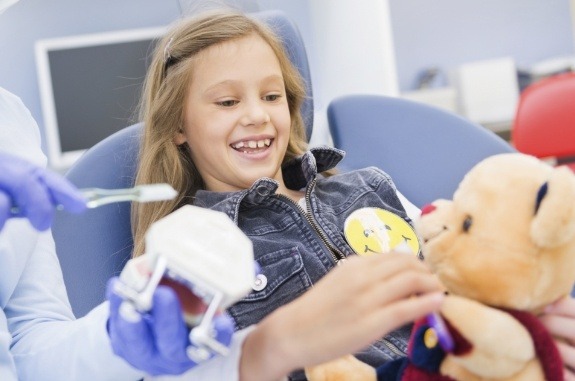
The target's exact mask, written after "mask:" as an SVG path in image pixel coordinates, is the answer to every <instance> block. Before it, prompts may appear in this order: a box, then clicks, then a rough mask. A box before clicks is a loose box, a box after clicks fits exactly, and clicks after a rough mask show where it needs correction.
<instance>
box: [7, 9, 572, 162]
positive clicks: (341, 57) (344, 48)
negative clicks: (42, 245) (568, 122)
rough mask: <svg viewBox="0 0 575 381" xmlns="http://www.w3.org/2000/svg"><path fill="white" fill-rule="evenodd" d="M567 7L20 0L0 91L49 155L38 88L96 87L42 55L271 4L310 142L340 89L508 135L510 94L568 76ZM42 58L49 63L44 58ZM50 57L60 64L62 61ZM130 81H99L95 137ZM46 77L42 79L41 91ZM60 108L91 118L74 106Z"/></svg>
mask: <svg viewBox="0 0 575 381" xmlns="http://www.w3.org/2000/svg"><path fill="white" fill-rule="evenodd" d="M574 2H575V1H573V0H505V1H501V0H471V1H459V0H434V1H428V0H362V1H355V0H338V1H329V0H259V1H258V0H244V1H242V0H235V1H231V0H229V1H224V0H220V1H194V0H180V1H177V0H100V1H97V2H94V1H86V0H51V1H43V0H21V1H20V2H19V3H17V4H16V5H15V6H13V7H12V8H10V9H9V10H7V11H6V12H5V13H4V14H2V15H0V54H1V56H2V59H1V60H0V86H2V87H4V88H6V89H7V90H9V91H11V92H13V93H15V94H16V95H18V96H19V97H20V98H22V100H23V101H24V103H25V104H26V105H27V106H28V107H29V109H30V110H31V112H32V115H33V116H34V118H35V119H36V120H37V122H38V125H39V126H40V130H41V131H42V134H43V137H44V139H43V141H44V146H43V148H44V149H45V151H47V152H48V151H49V150H50V149H53V147H49V144H50V143H49V141H50V140H54V139H58V138H59V137H56V136H54V135H53V134H55V133H56V134H57V133H58V132H57V131H56V132H54V131H52V132H50V131H48V127H47V125H49V124H50V123H51V122H47V119H50V118H52V119H53V117H54V116H53V115H52V116H51V114H50V111H47V110H48V109H49V108H50V107H51V106H50V105H47V104H46V102H47V100H46V99H45V98H46V97H48V94H47V91H48V90H51V91H56V90H57V89H59V88H60V87H62V88H66V87H71V86H73V85H76V86H80V87H83V88H84V89H85V92H87V93H90V92H91V91H90V89H95V88H96V87H98V86H100V85H102V84H103V82H104V80H103V77H99V76H98V75H93V76H86V75H85V74H82V76H83V77H88V78H87V82H85V83H81V84H80V83H77V81H76V83H68V84H66V83H65V82H58V83H56V82H55V81H60V80H59V79H58V78H61V77H66V76H65V75H64V76H60V77H57V76H56V74H57V73H55V72H51V71H49V70H48V71H46V67H45V66H46V60H48V61H49V60H51V59H52V58H51V57H52V56H50V54H51V53H50V52H52V53H53V52H54V51H56V52H61V51H63V49H64V48H63V47H64V46H67V45H66V44H68V46H73V47H74V49H78V48H80V47H82V46H85V47H90V46H100V45H102V46H107V45H113V44H118V43H119V42H120V41H127V40H130V39H131V40H134V39H135V40H138V39H140V40H141V39H144V38H146V39H153V36H154V33H156V34H157V33H160V34H161V31H162V29H163V28H165V27H167V26H169V25H170V24H171V23H173V22H174V21H176V20H178V19H179V18H181V17H186V16H187V15H190V14H193V13H195V12H199V11H201V10H203V9H206V8H209V7H218V6H222V5H226V6H232V7H235V8H239V9H241V10H244V11H248V12H254V11H259V10H269V9H280V10H283V11H284V12H285V13H286V14H287V15H288V16H289V17H290V18H291V19H292V20H293V21H294V22H295V23H296V24H297V26H298V28H299V30H300V32H301V34H302V37H303V39H304V41H305V44H306V49H307V53H308V58H309V63H310V69H311V75H312V87H313V92H314V102H315V123H314V133H313V136H312V139H311V143H312V145H320V144H331V137H330V135H329V132H328V128H327V118H326V116H325V114H326V108H327V106H328V104H329V102H330V101H331V100H332V99H334V98H336V97H338V96H340V95H344V94H352V93H368V94H382V95H391V96H401V97H405V98H409V99H413V100H416V101H419V102H424V103H428V104H432V105H435V106H437V107H441V108H444V109H447V110H450V111H452V112H454V113H457V114H460V115H462V116H464V117H466V118H468V119H470V120H472V121H474V122H477V123H479V124H481V125H483V126H484V127H485V128H487V129H490V130H492V131H494V132H496V133H498V134H499V135H500V136H503V137H504V138H506V139H509V132H510V129H511V127H512V124H513V118H514V115H515V108H516V106H517V102H518V99H519V96H520V93H521V91H522V90H524V89H525V88H526V87H527V86H528V85H529V84H532V83H534V82H536V81H539V80H541V79H542V78H545V77H547V76H550V75H553V74H557V73H562V72H569V71H572V70H573V67H574V65H575V42H574V17H573V14H574V4H573V3H574ZM146 33H147V34H146ZM144 35H145V37H142V36H144ZM137 36H139V37H137ZM123 46H124V45H122V46H119V48H120V49H119V50H117V51H116V52H115V53H114V50H113V49H108V50H107V51H108V52H109V53H107V54H108V55H110V57H105V56H104V55H102V54H101V53H97V54H96V55H94V56H92V58H90V59H89V60H87V61H86V62H85V64H82V65H77V64H76V65H75V66H74V65H73V66H72V67H66V66H65V65H63V66H62V67H63V69H61V70H62V73H64V74H66V73H69V74H70V76H71V74H72V73H71V71H74V70H79V71H80V72H81V70H83V69H86V68H87V67H88V66H93V67H94V68H95V69H97V68H98V67H100V68H101V67H103V66H106V67H109V66H110V64H109V63H106V60H109V61H110V60H111V61H112V62H115V61H118V60H119V59H120V58H119V57H121V56H124V55H126V54H127V49H126V48H123ZM125 46H126V47H127V45H125ZM149 49H150V48H149V47H148V45H146V46H144V48H143V49H142V48H139V50H138V49H136V52H137V53H134V54H139V55H143V57H141V56H139V57H136V61H137V62H139V65H140V69H139V70H141V71H142V73H143V71H145V65H146V57H145V56H146V54H147V53H149ZM53 58H54V60H55V61H54V63H53V64H52V65H53V66H55V65H56V62H58V61H57V60H56V58H57V57H56V54H53ZM60 62H63V64H65V63H66V62H68V63H70V62H72V59H71V58H66V56H65V55H63V56H61V57H60ZM43 65H44V67H43V68H42V66H43ZM79 66H81V67H79ZM42 73H43V74H42ZM142 75H143V74H139V75H134V76H133V77H129V76H127V77H129V78H122V81H124V82H120V84H119V85H118V84H115V85H114V84H111V85H110V86H111V87H112V88H111V89H110V90H109V91H111V92H121V91H124V92H125V91H126V90H130V91H128V93H129V94H127V95H126V94H125V97H127V99H128V101H127V103H126V104H122V105H121V106H120V112H118V113H116V112H110V113H101V114H109V115H105V117H108V118H109V119H110V121H109V124H110V127H109V128H110V130H109V131H108V130H106V129H103V130H105V133H106V134H108V133H111V132H113V130H114V129H118V128H121V127H122V126H127V125H129V124H131V123H132V122H133V121H134V119H133V113H134V109H133V108H134V105H135V102H136V101H137V94H138V91H139V84H140V83H141V79H142ZM47 80H48V81H52V83H51V88H50V89H48V90H47V89H46V84H45V82H46V81H47ZM61 81H63V79H62V80H61ZM52 98H53V94H52ZM51 102H54V99H52V101H51ZM93 102H96V100H94V101H93ZM52 106H53V105H52ZM63 107H66V108H68V109H75V110H76V111H77V114H79V115H80V116H82V115H86V119H94V118H93V117H89V116H88V115H89V110H87V109H84V108H82V106H79V105H78V106H77V105H74V106H72V105H70V104H68V105H66V104H65V105H64V106H63ZM52 112H53V111H52ZM97 123H98V124H101V123H104V124H106V123H108V122H99V121H98V122H97ZM56 127H57V126H56ZM49 128H51V129H53V128H54V126H52V127H49ZM79 128H80V127H79ZM51 134H52V136H51V137H50V136H49V135H51ZM87 134H88V133H87V132H85V131H84V132H81V133H78V134H77V136H76V137H74V135H73V134H72V137H71V138H69V139H71V140H72V143H71V145H72V148H71V149H72V150H79V151H81V150H82V149H85V148H87V147H85V146H86V145H88V146H89V145H90V144H94V141H88V142H80V141H76V140H78V139H81V136H85V135H86V136H87ZM92 139H93V140H98V139H100V137H98V136H94V137H92ZM58 144H61V142H59V143H58ZM74 144H78V147H74ZM61 145H62V144H61ZM59 148H60V149H62V148H63V147H62V146H60V147H59ZM51 163H52V164H54V161H53V160H51ZM67 165H68V164H62V163H60V164H58V165H57V166H58V168H56V169H58V170H65V169H66V168H65V167H66V166H67Z"/></svg>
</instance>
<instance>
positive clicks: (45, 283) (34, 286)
mask: <svg viewBox="0 0 575 381" xmlns="http://www.w3.org/2000/svg"><path fill="white" fill-rule="evenodd" d="M5 312H6V316H7V319H8V326H9V329H10V331H11V333H12V337H13V343H12V348H11V351H12V355H13V357H14V361H15V363H16V368H17V369H18V375H19V380H21V381H24V380H69V381H72V380H78V381H80V380H92V379H93V380H110V381H116V380H126V381H129V380H138V379H141V378H142V374H141V373H140V372H138V371H136V370H134V369H133V368H132V367H130V366H129V365H128V364H127V363H126V362H124V361H123V360H121V359H120V358H118V357H116V356H115V355H114V354H113V352H112V347H111V345H110V343H109V339H108V334H107V331H106V322H107V317H108V306H107V304H106V303H104V304H102V305H100V306H99V307H97V308H95V309H94V310H92V311H91V312H90V313H89V314H88V315H86V316H85V317H83V318H81V319H78V320H75V319H74V316H73V315H72V312H71V308H70V304H69V302H68V297H67V294H66V289H65V286H64V282H63V278H62V272H61V269H60V265H59V262H58V259H57V257H56V254H55V251H54V241H53V239H52V235H51V234H50V232H46V233H42V234H40V237H39V239H38V242H37V244H36V245H35V248H34V251H33V253H31V255H30V257H29V259H28V261H27V262H26V265H25V268H24V269H23V271H22V273H21V276H20V279H19V281H18V284H17V285H16V288H15V289H14V292H13V293H12V296H11V298H10V300H9V302H8V304H7V305H6V308H5Z"/></svg>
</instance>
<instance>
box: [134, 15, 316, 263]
mask: <svg viewBox="0 0 575 381" xmlns="http://www.w3.org/2000/svg"><path fill="white" fill-rule="evenodd" d="M251 34H256V35H258V36H260V37H261V38H262V39H263V40H264V41H265V42H266V43H267V44H268V45H269V46H270V47H271V48H272V50H273V51H274V53H275V55H276V56H277V58H278V60H279V63H280V67H281V71H282V73H283V79H284V83H285V90H286V96H287V101H288V107H289V112H290V116H291V131H290V138H289V143H288V147H287V152H286V155H285V157H284V162H285V161H287V160H290V159H292V158H294V157H296V156H299V155H301V154H303V153H304V152H305V150H306V149H307V140H306V135H305V127H304V123H303V120H302V116H301V113H300V106H301V104H302V102H303V100H304V97H305V96H306V91H305V85H304V83H303V80H302V78H301V76H300V74H299V72H298V71H297V69H296V68H295V67H294V66H293V65H292V63H291V61H290V60H289V58H288V56H287V54H286V52H285V50H284V47H283V44H282V43H281V41H280V40H279V38H278V37H277V36H276V35H275V34H274V33H273V32H272V31H271V29H269V28H268V27H267V26H266V25H264V24H263V23H261V22H259V21H257V20H255V19H253V18H251V17H250V16H248V15H245V14H242V13H239V12H235V11H216V12H209V13H207V14H204V15H202V16H199V17H194V18H190V19H186V20H183V21H181V22H179V23H178V24H177V25H176V26H174V27H173V28H172V29H171V30H170V31H169V32H168V33H167V34H166V35H165V36H164V37H163V39H162V40H161V41H160V42H159V43H158V45H157V46H156V49H155V52H154V54H153V58H152V62H151V64H150V68H149V69H148V73H147V76H146V79H145V83H144V90H143V95H142V102H141V104H140V120H142V121H143V122H144V134H143V137H142V142H141V147H140V153H139V166H138V170H137V174H136V184H153V183H168V184H171V185H172V186H173V187H174V189H176V190H177V192H178V196H177V197H176V199H174V200H171V201H167V202H154V203H143V204H137V203H134V204H132V233H133V236H134V254H133V255H134V256H138V255H141V254H142V253H143V252H144V235H145V233H146V231H147V230H148V228H149V227H150V225H151V224H152V223H153V222H154V221H156V220H158V219H160V218H162V217H164V216H166V215H167V214H169V213H171V212H172V211H174V210H176V209H178V208H179V207H181V206H182V205H184V204H188V203H190V200H191V198H193V196H194V195H195V193H196V191H197V190H199V189H202V188H203V187H204V184H203V180H202V178H201V176H200V174H199V172H198V171H197V169H196V167H195V165H194V163H193V162H192V160H191V156H190V153H189V151H188V146H187V144H182V145H180V146H177V145H176V144H175V143H174V137H175V136H176V133H178V131H181V129H182V128H183V125H184V105H185V102H186V97H187V90H188V88H189V84H190V81H191V80H193V78H192V68H193V65H194V58H195V57H196V56H197V54H198V53H199V52H201V51H203V50H205V49H207V48H209V47H210V46H213V45H216V44H220V43H223V42H226V41H229V40H234V39H238V38H242V37H246V36H249V35H251Z"/></svg>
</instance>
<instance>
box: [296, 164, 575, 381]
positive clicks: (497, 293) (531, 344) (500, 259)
mask: <svg viewBox="0 0 575 381" xmlns="http://www.w3.org/2000/svg"><path fill="white" fill-rule="evenodd" d="M415 227H416V230H417V232H418V235H419V237H420V239H421V241H422V245H423V255H424V259H425V262H426V263H428V264H429V267H430V268H431V270H432V271H433V272H434V273H436V274H437V276H438V277H439V279H440V280H441V281H442V282H443V284H444V285H445V287H446V289H447V290H448V292H449V295H448V296H447V298H446V299H445V302H444V304H443V306H442V308H441V316H442V317H443V320H444V321H445V323H446V325H447V326H448V328H449V330H450V332H451V338H452V339H453V342H454V348H453V349H452V350H450V351H448V352H446V351H444V350H443V349H442V348H441V346H440V345H439V340H438V338H437V330H434V328H433V327H431V326H430V325H429V324H428V320H427V319H422V320H421V321H418V322H416V324H415V325H414V328H413V332H412V336H411V339H410V344H409V350H408V352H409V353H408V356H407V357H406V358H405V359H403V360H401V361H402V364H401V366H397V364H395V366H391V364H386V365H384V366H382V367H380V368H378V369H377V375H376V374H375V372H374V373H373V374H370V375H368V376H365V377H364V378H363V380H365V381H371V380H376V379H377V380H406V381H411V380H417V381H422V380H461V381H467V380H470V381H478V380H482V381H487V380H493V381H495V380H499V381H501V380H505V381H511V380H513V381H518V380H549V381H558V380H562V379H563V364H562V361H561V358H560V356H559V353H558V351H557V348H556V346H555V344H554V341H553V339H552V338H551V336H550V335H549V333H548V332H547V330H546V329H545V328H544V327H543V325H541V323H540V322H539V319H538V318H537V314H539V313H541V312H542V310H543V308H544V307H545V306H546V305H548V304H550V303H552V302H554V301H556V300H558V299H560V298H562V297H564V296H566V295H569V293H570V291H571V289H572V287H573V284H574V283H575V176H574V175H573V173H572V172H571V171H570V170H569V169H567V168H561V167H560V168H553V167H550V166H548V165H547V164H544V163H542V162H541V161H539V160H538V159H536V158H534V157H531V156H528V155H524V154H519V153H512V154H503V155H496V156H492V157H490V158H487V159H485V160H483V161H482V162H481V163H479V164H478V165H476V166H475V167H474V168H473V169H472V170H471V171H470V172H469V173H468V174H467V175H466V176H465V178H464V179H463V181H462V182H461V184H460V185H459V188H458V189H457V191H456V192H455V194H454V196H453V200H452V201H448V200H437V201H435V202H433V203H432V204H431V205H428V206H426V207H424V208H423V209H422V216H421V218H420V219H419V220H418V221H416V224H415ZM342 361H343V360H342ZM336 363H337V361H336ZM356 368H358V369H359V368H360V369H362V370H363V371H365V364H363V363H361V362H359V361H353V360H350V358H349V357H348V358H347V359H346V360H345V363H343V364H340V365H339V366H334V365H333V362H332V363H331V364H329V363H328V364H322V365H319V366H317V367H313V368H309V369H306V374H307V375H308V378H309V380H310V381H327V380H330V381H338V380H348V379H352V378H351V377H350V376H349V375H351V374H357V371H356ZM398 368H399V369H401V370H400V371H399V374H398V370H397V369H398ZM332 370H333V371H332ZM354 379H355V378H354Z"/></svg>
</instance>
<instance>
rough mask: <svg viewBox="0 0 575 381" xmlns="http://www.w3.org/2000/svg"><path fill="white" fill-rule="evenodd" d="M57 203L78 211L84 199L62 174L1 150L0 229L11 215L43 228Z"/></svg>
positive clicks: (49, 220) (81, 208)
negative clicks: (23, 218)
mask: <svg viewBox="0 0 575 381" xmlns="http://www.w3.org/2000/svg"><path fill="white" fill-rule="evenodd" d="M60 205H61V206H62V207H63V208H64V209H66V210H68V211H70V212H73V213H80V212H82V211H84V210H85V209H86V200H85V199H84V197H83V196H82V195H81V194H80V193H79V192H78V190H77V189H76V187H75V186H74V185H72V184H71V183H70V182H69V181H68V180H66V179H65V178H64V177H63V176H60V175H58V174H57V173H54V172H50V171H49V170H46V169H44V168H41V167H37V166H35V165H33V164H31V163H29V162H27V161H26V160H23V159H21V158H19V157H16V156H13V155H9V154H6V153H1V152H0V229H2V227H3V226H4V223H5V222H6V220H8V219H9V218H11V217H25V218H27V219H28V220H30V223H31V224H32V226H34V227H35V228H36V229H38V230H46V229H48V228H49V227H50V225H51V224H52V219H53V218H54V211H55V209H56V207H58V206H60ZM12 208H15V209H16V212H14V210H12Z"/></svg>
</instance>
